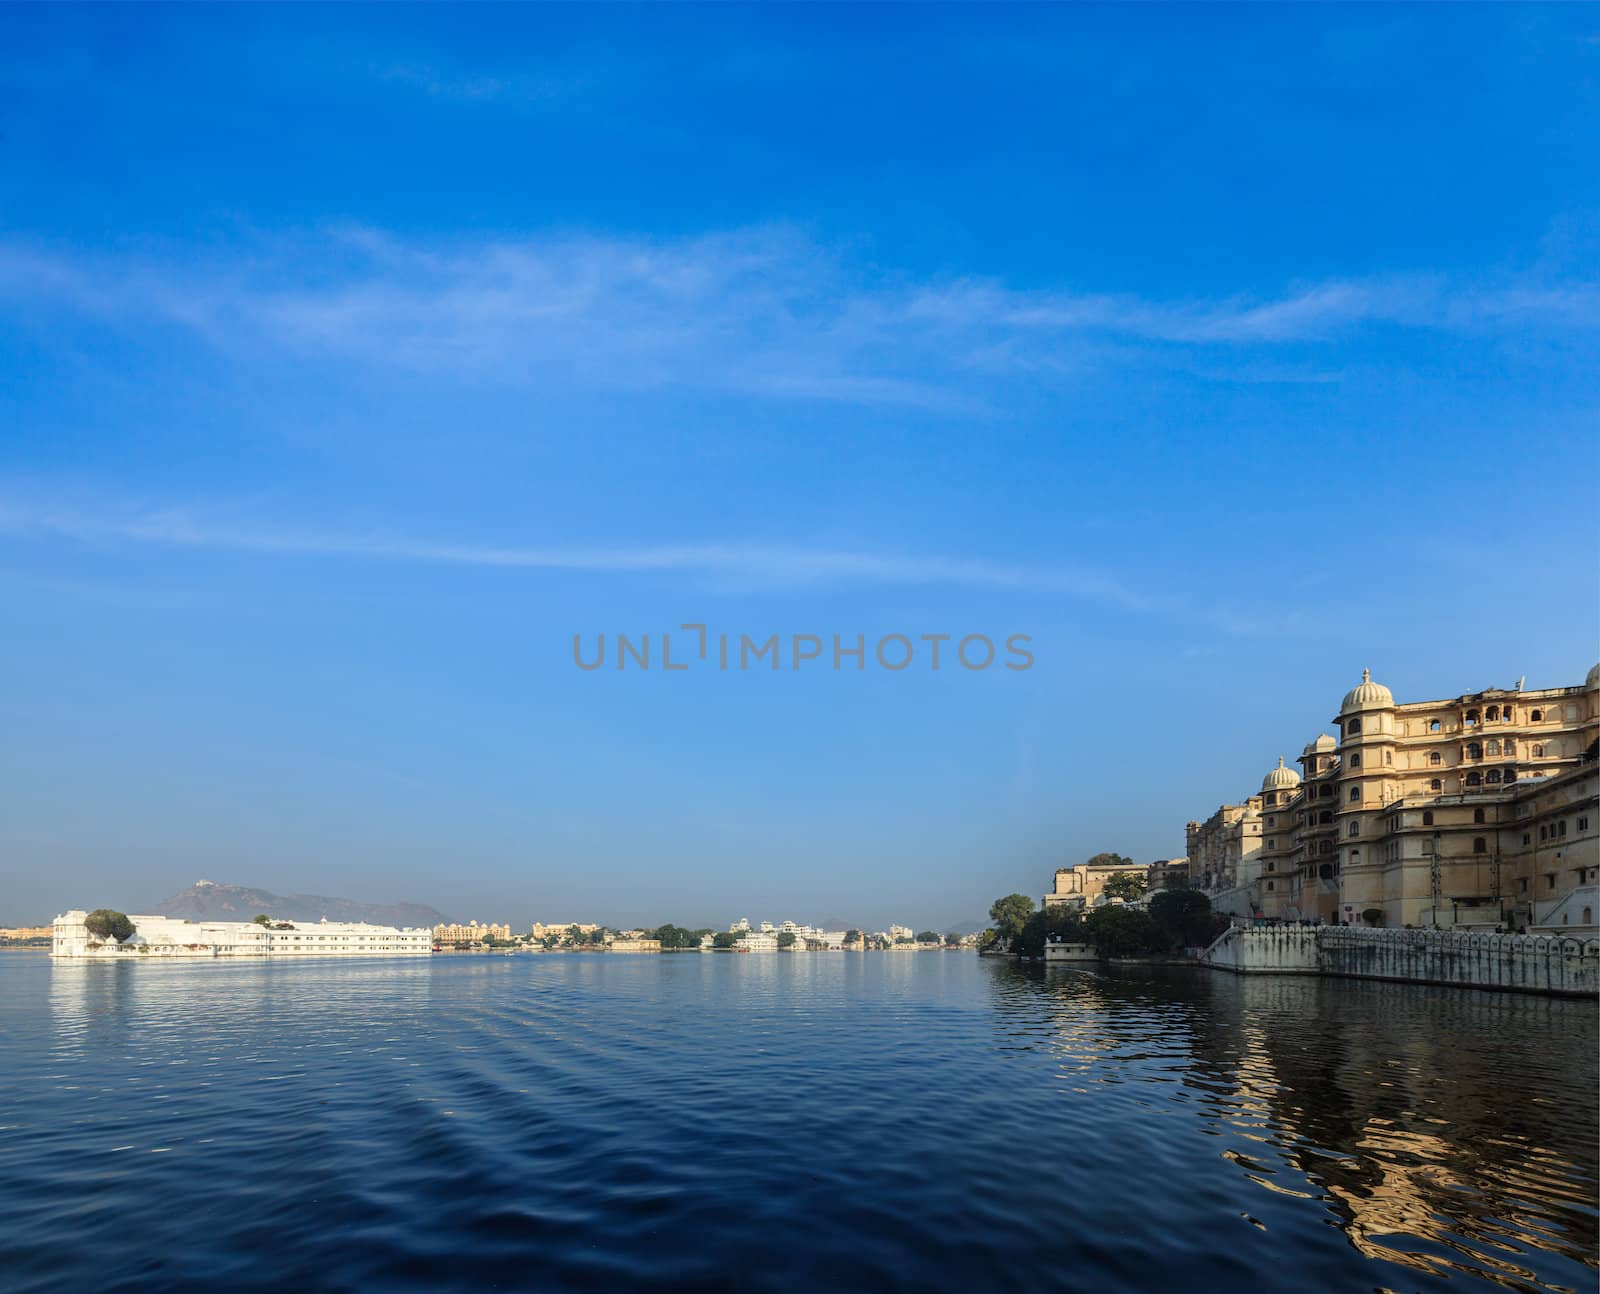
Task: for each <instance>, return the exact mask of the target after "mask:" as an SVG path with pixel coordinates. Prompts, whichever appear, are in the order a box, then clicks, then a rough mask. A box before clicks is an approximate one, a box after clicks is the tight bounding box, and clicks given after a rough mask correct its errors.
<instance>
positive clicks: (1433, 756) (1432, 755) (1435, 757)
mask: <svg viewBox="0 0 1600 1294" xmlns="http://www.w3.org/2000/svg"><path fill="white" fill-rule="evenodd" d="M1428 763H1430V764H1433V765H1435V766H1437V765H1439V764H1442V763H1444V756H1443V755H1441V754H1440V753H1439V752H1438V751H1436V750H1432V751H1429V752H1428Z"/></svg>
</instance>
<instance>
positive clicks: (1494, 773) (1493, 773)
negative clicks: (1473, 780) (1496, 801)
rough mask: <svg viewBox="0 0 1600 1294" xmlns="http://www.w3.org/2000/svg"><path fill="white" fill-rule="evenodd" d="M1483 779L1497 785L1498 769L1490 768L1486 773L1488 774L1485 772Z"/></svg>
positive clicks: (1498, 778)
mask: <svg viewBox="0 0 1600 1294" xmlns="http://www.w3.org/2000/svg"><path fill="white" fill-rule="evenodd" d="M1484 777H1485V779H1486V780H1487V781H1489V782H1496V783H1497V782H1499V780H1500V770H1499V769H1498V768H1491V769H1490V770H1489V771H1488V772H1487V773H1486V774H1485V775H1484Z"/></svg>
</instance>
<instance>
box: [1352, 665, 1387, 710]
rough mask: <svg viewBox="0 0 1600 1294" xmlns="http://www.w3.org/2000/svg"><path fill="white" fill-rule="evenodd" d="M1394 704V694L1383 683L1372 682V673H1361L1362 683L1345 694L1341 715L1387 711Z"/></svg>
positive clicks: (1368, 671) (1365, 670) (1367, 671)
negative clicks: (1354, 711) (1366, 711)
mask: <svg viewBox="0 0 1600 1294" xmlns="http://www.w3.org/2000/svg"><path fill="white" fill-rule="evenodd" d="M1393 704H1394V693H1393V692H1391V691H1390V690H1389V689H1388V688H1386V687H1384V685H1383V684H1382V683H1374V682H1373V681H1372V671H1371V670H1370V669H1364V670H1362V671H1361V682H1360V683H1358V684H1356V686H1355V687H1353V688H1351V689H1350V690H1349V691H1348V692H1346V693H1345V694H1344V704H1343V705H1341V706H1340V707H1339V713H1340V714H1346V713H1348V712H1349V711H1351V710H1385V709H1388V708H1389V707H1390V706H1392V705H1393Z"/></svg>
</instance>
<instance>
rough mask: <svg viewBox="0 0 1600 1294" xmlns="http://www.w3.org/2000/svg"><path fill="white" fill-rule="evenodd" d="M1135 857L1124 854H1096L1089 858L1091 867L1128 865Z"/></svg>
mask: <svg viewBox="0 0 1600 1294" xmlns="http://www.w3.org/2000/svg"><path fill="white" fill-rule="evenodd" d="M1131 862H1133V859H1131V858H1126V857H1124V856H1123V855H1122V854H1096V855H1095V856H1094V857H1093V858H1091V859H1090V860H1089V866H1090V867H1126V866H1128V864H1129V863H1131Z"/></svg>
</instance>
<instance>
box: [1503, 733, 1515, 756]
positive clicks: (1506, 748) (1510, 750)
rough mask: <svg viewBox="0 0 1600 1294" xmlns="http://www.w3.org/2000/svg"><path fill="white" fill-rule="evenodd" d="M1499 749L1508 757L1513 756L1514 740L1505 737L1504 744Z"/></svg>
mask: <svg viewBox="0 0 1600 1294" xmlns="http://www.w3.org/2000/svg"><path fill="white" fill-rule="evenodd" d="M1501 749H1502V750H1504V751H1505V753H1506V754H1508V755H1515V754H1516V753H1517V743H1516V739H1515V738H1513V737H1507V738H1506V744H1505V745H1504V746H1502V747H1501Z"/></svg>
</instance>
